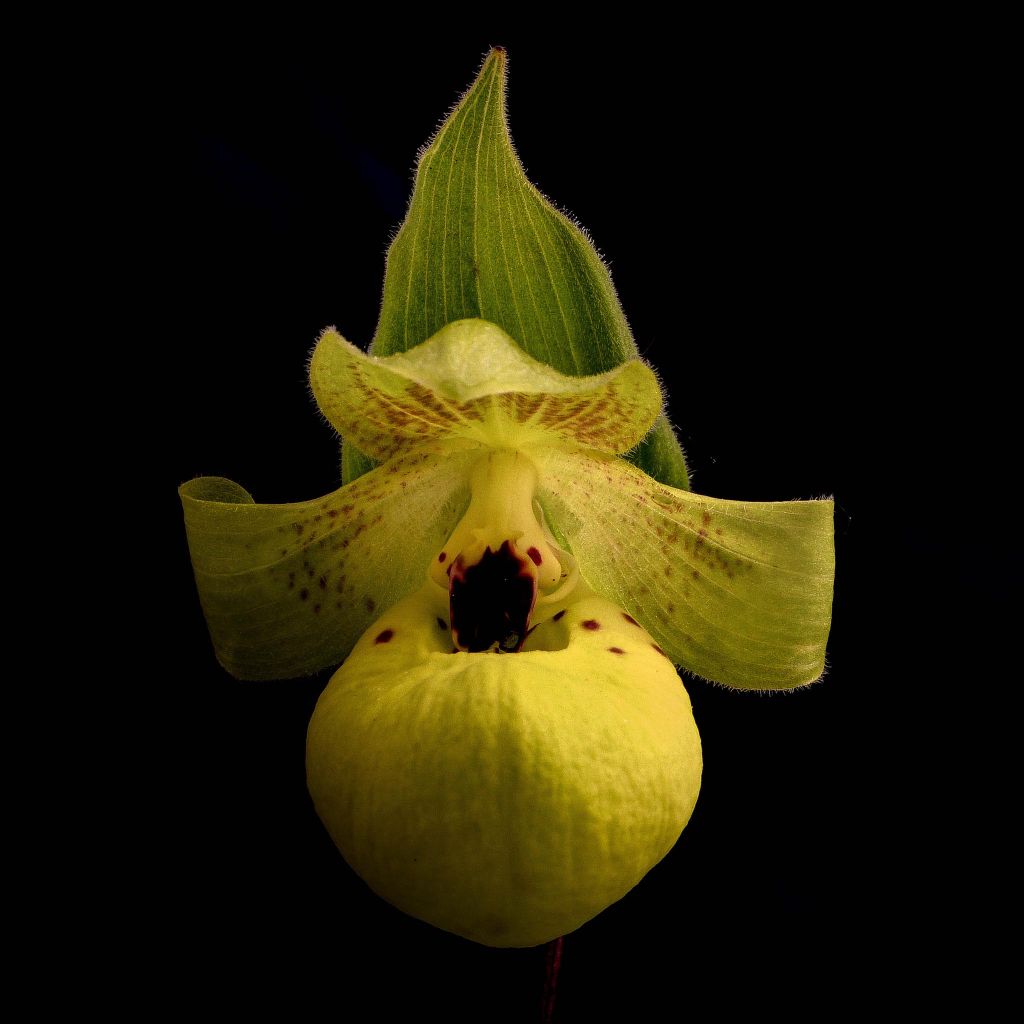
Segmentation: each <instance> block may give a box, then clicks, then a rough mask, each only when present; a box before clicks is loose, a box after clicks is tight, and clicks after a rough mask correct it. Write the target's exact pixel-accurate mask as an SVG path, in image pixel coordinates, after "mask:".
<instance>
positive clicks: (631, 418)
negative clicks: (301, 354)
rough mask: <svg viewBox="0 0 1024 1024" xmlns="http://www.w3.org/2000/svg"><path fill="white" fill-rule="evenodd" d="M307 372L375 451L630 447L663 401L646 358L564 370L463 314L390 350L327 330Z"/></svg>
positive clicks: (350, 435) (338, 421)
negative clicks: (588, 373) (452, 440)
mask: <svg viewBox="0 0 1024 1024" xmlns="http://www.w3.org/2000/svg"><path fill="white" fill-rule="evenodd" d="M309 379H310V384H311V386H312V388H313V393H314V395H315V396H316V400H317V402H318V403H319V405H320V409H321V411H322V412H323V414H324V415H325V416H326V417H327V419H328V420H330V422H331V423H332V425H333V426H334V428H335V429H336V430H337V431H338V432H339V433H340V434H341V435H342V436H343V437H344V438H345V439H346V440H348V441H351V442H352V443H353V444H355V445H356V446H357V447H358V448H359V449H360V450H361V451H364V452H366V453H367V454H369V455H372V456H373V457H374V458H376V459H387V458H390V457H391V456H392V455H394V454H395V453H396V452H400V451H405V450H407V449H408V448H410V447H411V446H414V445H417V444H421V443H422V442H423V441H424V439H438V438H442V437H447V436H452V435H456V436H462V437H469V438H473V439H476V440H479V441H483V442H486V443H488V444H492V445H495V446H501V445H513V446H528V445H531V444H536V443H548V442H550V441H558V440H560V439H564V440H571V441H574V442H577V443H580V444H586V445H588V446H590V447H593V448H597V449H600V450H602V451H608V452H624V451H628V450H629V449H630V448H633V447H634V446H635V445H637V444H638V443H639V442H640V441H641V440H642V439H643V437H644V435H645V434H646V433H647V431H648V430H649V429H650V427H651V424H652V423H654V421H655V419H656V418H657V417H658V414H659V413H660V412H661V406H662V396H661V389H660V388H659V387H658V382H657V378H656V377H655V376H654V373H653V372H652V371H651V369H650V367H648V366H647V365H646V364H645V363H643V362H641V361H640V360H639V359H633V360H631V361H629V362H627V363H623V364H622V365H621V366H618V367H616V368H615V369H614V370H611V371H609V372H608V373H603V374H600V375H598V376H595V377H567V376H565V375H564V374H562V373H559V372H558V371H557V370H554V369H552V368H551V367H550V366H546V365H544V364H543V363H539V362H537V361H536V360H535V359H531V358H530V356H528V355H527V354H526V353H525V352H524V351H523V350H522V349H521V348H520V347H519V346H518V345H517V344H516V343H515V342H514V341H513V340H512V338H510V337H509V336H508V335H507V334H506V333H505V332H504V331H503V330H501V328H499V327H496V326H495V325H494V324H490V323H487V322H486V321H485V320H458V321H456V322H455V323H452V324H449V325H448V326H447V327H444V328H443V329H442V330H440V331H438V332H437V334H435V335H434V336H433V337H432V338H430V339H429V340H427V341H425V342H424V343H423V344H422V345H418V346H416V348H413V349H410V350H409V351H408V352H403V353H399V354H397V355H392V356H385V357H383V358H376V357H374V356H368V355H366V354H365V353H363V352H361V351H360V350H359V349H358V348H356V347H355V346H354V345H351V344H349V343H348V342H347V341H345V339H344V338H342V337H341V335H339V334H338V333H337V332H336V331H332V330H329V331H326V332H325V333H324V334H323V335H322V337H321V338H320V341H319V343H318V345H317V347H316V350H315V351H314V353H313V357H312V359H311V361H310V366H309Z"/></svg>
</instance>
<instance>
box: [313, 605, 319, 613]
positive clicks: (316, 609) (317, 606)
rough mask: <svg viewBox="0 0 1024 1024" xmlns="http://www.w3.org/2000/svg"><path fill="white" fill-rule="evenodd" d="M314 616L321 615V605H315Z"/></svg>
mask: <svg viewBox="0 0 1024 1024" xmlns="http://www.w3.org/2000/svg"><path fill="white" fill-rule="evenodd" d="M313 614H314V615H319V614H320V605H318V604H315V605H313Z"/></svg>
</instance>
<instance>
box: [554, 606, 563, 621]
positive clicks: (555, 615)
mask: <svg viewBox="0 0 1024 1024" xmlns="http://www.w3.org/2000/svg"><path fill="white" fill-rule="evenodd" d="M564 614H565V609H564V608H563V609H562V610H561V611H560V612H555V614H554V615H552V616H551V621H552V622H557V621H558V620H559V619H560V618H561V617H562V616H563V615H564Z"/></svg>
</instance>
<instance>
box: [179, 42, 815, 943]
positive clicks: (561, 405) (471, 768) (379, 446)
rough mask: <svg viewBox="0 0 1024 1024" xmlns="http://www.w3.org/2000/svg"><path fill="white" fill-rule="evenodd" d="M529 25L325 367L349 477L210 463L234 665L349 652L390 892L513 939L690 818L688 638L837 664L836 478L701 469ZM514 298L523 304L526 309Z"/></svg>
mask: <svg viewBox="0 0 1024 1024" xmlns="http://www.w3.org/2000/svg"><path fill="white" fill-rule="evenodd" d="M504 62H505V58H504V54H503V52H502V51H498V50H496V51H493V52H492V53H491V54H490V55H489V56H488V58H487V59H486V60H485V62H484V65H483V67H482V68H481V71H480V74H479V76H478V77H477V80H476V82H475V83H474V85H473V86H472V88H471V89H470V90H469V92H467V94H466V95H465V96H464V97H463V99H462V101H461V102H460V104H459V105H458V106H457V107H456V108H455V110H454V111H453V112H452V114H451V115H450V116H449V118H448V119H447V120H446V121H445V123H444V124H443V125H442V127H441V129H440V130H439V132H438V134H437V136H436V137H435V139H434V140H433V142H432V144H431V145H430V146H429V147H427V148H426V149H425V150H424V151H423V153H422V154H421V158H420V164H419V168H418V172H417V184H416V190H415V192H414V195H413V199H412V202H411V204H410V207H409V213H408V216H407V218H406V221H405V223H404V224H403V227H402V229H401V230H400V232H399V233H398V235H396V237H395V240H394V242H393V244H392V246H391V249H390V251H389V256H388V270H387V276H386V279H385V289H384V301H383V306H382V310H381V318H380V322H379V325H378V330H377V334H376V336H375V338H374V341H373V344H372V346H371V349H370V353H371V354H367V353H364V352H363V351H361V350H360V349H358V348H356V347H355V346H353V345H351V344H349V343H348V342H347V341H345V340H344V339H343V338H342V337H341V336H340V335H339V334H338V333H337V332H336V331H334V330H328V331H326V332H324V334H323V335H322V336H321V337H320V339H319V342H318V343H317V346H316V348H315V351H314V352H313V355H312V358H311V360H310V366H309V376H310V384H311V386H312V390H313V394H314V396H315V398H316V401H317V403H318V404H319V406H320V409H321V411H322V413H323V414H324V416H325V417H326V418H327V420H328V421H329V422H330V423H331V424H332V426H333V427H334V428H335V429H336V430H337V431H338V433H339V434H340V435H341V437H342V439H343V442H344V460H343V477H344V479H346V480H348V482H347V483H346V484H345V485H344V486H342V487H341V488H340V489H339V490H337V491H335V492H334V493H333V494H329V495H326V496H325V497H322V498H317V499H315V500H313V501H308V502H302V503H298V504H287V505H265V504H257V503H256V502H254V500H253V499H252V497H251V496H250V495H249V494H248V493H247V492H246V491H245V490H243V488H241V487H240V486H238V485H237V484H235V483H233V482H231V481H229V480H225V479H222V478H219V477H204V478H199V479H196V480H192V481H190V482H189V483H186V484H185V485H183V486H182V488H181V489H180V494H181V498H182V502H183V505H184V511H185V523H186V528H187V532H188V539H189V546H190V550H191V554H192V561H193V566H194V569H195V576H196V581H197V584H198V588H199V595H200V599H201V601H202V605H203V609H204V611H205V614H206V618H207V621H208V624H209V628H210V634H211V637H212V639H213V644H214V648H215V651H216V654H217V657H218V659H219V660H220V662H221V664H222V665H223V666H224V667H225V668H226V669H227V670H228V671H229V672H230V673H232V674H233V675H235V676H237V677H239V678H241V679H280V678H289V677H294V676H299V675H303V674H308V673H312V672H316V671H319V670H321V669H324V668H327V667H333V666H336V665H339V664H340V666H341V667H340V668H339V669H338V670H337V672H336V673H335V674H334V676H333V678H332V679H331V681H330V683H329V684H328V686H327V688H326V689H325V691H324V693H323V694H322V696H321V698H320V701H319V703H318V705H317V708H316V711H315V713H314V716H313V719H312V722H311V723H310V728H309V734H308V744H307V776H308V783H309V789H310V792H311V794H312V796H313V801H314V804H315V806H316V809H317V812H318V814H319V815H320V817H321V819H322V820H323V822H324V824H325V826H326V827H327V829H328V831H329V833H330V835H331V837H332V838H333V840H334V841H335V843H336V844H337V846H338V847H339V849H340V850H341V852H342V853H343V854H344V856H345V858H346V859H347V860H348V862H349V863H350V864H351V865H352V867H353V868H354V869H355V870H356V871H357V872H358V873H359V874H360V876H361V877H362V878H363V879H364V880H365V881H366V882H367V883H368V884H369V885H370V886H371V887H372V888H373V889H374V890H375V891H376V892H378V893H379V894H380V895H381V896H383V897H384V898H385V899H387V900H389V901H390V902H392V903H393V904H395V905H396V906H398V907H399V908H401V909H402V910H405V911H406V912H408V913H410V914H412V915H414V916H416V917H419V918H421V919H423V920H426V921H429V922H431V923H432V924H435V925H437V926H438V927H441V928H445V929H447V930H449V931H453V932H456V933H458V934H460V935H464V936H466V937H468V938H470V939H473V940H476V941H478V942H483V943H487V944H490V945H496V946H530V945H536V944H539V943H542V942H545V941H548V940H550V939H553V938H556V937H557V936H560V935H563V934H564V933H566V932H567V931H570V930H572V929H574V928H576V927H578V926H579V925H581V924H582V923H583V922H585V921H587V920H588V919H590V918H591V917H593V916H594V915H595V914H597V913H599V912H600V911H601V910H602V909H603V908H604V907H606V906H608V905H609V904H610V903H612V902H614V901H615V900H617V899H619V898H620V897H622V896H623V895H624V894H625V893H626V892H627V891H628V890H629V889H630V888H632V887H633V886H634V885H635V884H636V883H637V882H638V881H639V880H640V879H641V878H642V877H643V876H644V874H645V873H646V872H647V871H648V870H649V869H650V868H651V867H652V866H653V865H654V864H656V863H657V862H658V861H659V860H660V859H661V858H662V857H664V856H665V854H666V853H667V852H668V851H669V850H670V849H671V848H672V846H673V844H674V843H675V841H676V839H677V838H678V836H679V834H680V832H681V831H682V829H683V827H684V826H685V825H686V823H687V821H688V820H689V818H690V814H691V812H692V810H693V807H694V804H695V802H696V799H697V794H698V790H699V788H700V777H701V749H700V738H699V736H698V733H697V728H696V725H695V723H694V720H693V715H692V712H691V709H690V701H689V698H688V696H687V693H686V690H685V689H684V687H683V685H682V682H681V680H680V678H679V676H678V674H677V672H676V668H675V666H677V665H678V666H682V667H683V668H685V669H686V670H688V671H689V672H691V673H693V674H695V675H697V676H701V677H703V678H705V679H708V680H712V681H714V682H716V683H721V684H724V685H727V686H731V687H737V688H742V689H787V688H792V687H797V686H802V685H805V684H807V683H810V682H813V681H814V680H815V679H817V678H818V677H819V676H820V675H821V673H822V671H823V668H824V663H825V644H826V640H827V638H828V631H829V624H830V618H831V605H832V580H833V569H834V565H833V563H834V554H833V538H832V502H831V501H828V500H820V501H794V502H767V503H765V502H746V501H729V500H723V499H717V498H710V497H705V496H702V495H698V494H694V493H692V492H691V491H689V490H687V489H686V488H687V486H688V477H687V473H686V468H685V463H684V461H683V457H682V452H681V450H680V448H679V445H678V441H677V440H676V438H675V436H674V434H673V432H672V429H671V427H670V426H669V424H668V421H667V419H666V417H665V415H664V412H663V405H664V396H663V394H662V391H661V388H660V385H659V383H658V380H657V378H656V377H655V374H654V372H653V371H652V370H651V368H650V367H649V366H647V364H646V363H645V362H644V361H643V360H641V359H640V358H639V357H638V355H637V350H636V345H635V343H634V342H633V340H632V336H631V335H630V333H629V329H628V326H627V324H626V321H625V317H624V315H623V313H622V310H621V308H620V307H619V305H618V300H617V297H616V296H615V293H614V289H613V288H612V286H611V281H610V278H609V277H608V274H607V270H606V269H605V267H604V265H603V264H602V263H601V261H600V259H599V258H598V257H597V254H596V252H595V251H594V249H593V247H592V246H591V245H590V243H589V242H588V241H587V239H586V238H585V236H584V235H583V234H582V233H581V232H580V230H579V229H578V227H576V225H574V224H573V223H572V222H571V221H569V220H568V218H566V217H565V216H564V215H562V214H560V213H559V212H558V211H556V210H555V209H554V208H552V207H551V206H550V204H548V203H546V201H544V200H543V197H541V196H540V195H539V193H537V192H536V190H535V189H533V188H532V186H531V185H530V184H529V182H528V181H527V180H526V178H525V175H524V174H523V171H522V168H521V166H520V165H519V163H518V161H517V159H516V158H515V154H514V152H513V150H512V148H511V142H510V140H509V137H508V132H507V126H506V121H505V115H504V67H505V63H504ZM494 321H498V323H496V322H494Z"/></svg>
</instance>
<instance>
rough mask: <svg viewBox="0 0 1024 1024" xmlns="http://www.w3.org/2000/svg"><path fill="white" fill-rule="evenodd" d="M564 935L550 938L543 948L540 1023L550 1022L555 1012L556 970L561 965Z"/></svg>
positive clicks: (547, 1023)
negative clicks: (542, 990)
mask: <svg viewBox="0 0 1024 1024" xmlns="http://www.w3.org/2000/svg"><path fill="white" fill-rule="evenodd" d="M564 941H565V936H563V935H560V936H559V937H558V938H557V939H552V940H551V941H550V942H549V943H548V944H547V947H546V948H545V950H544V999H543V1002H542V1004H541V1015H540V1019H541V1024H551V1021H552V1020H553V1019H554V1014H555V995H556V994H557V989H558V972H559V969H560V968H561V966H562V944H563V942H564Z"/></svg>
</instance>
